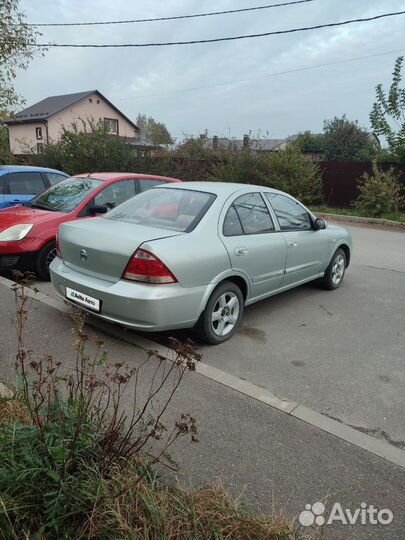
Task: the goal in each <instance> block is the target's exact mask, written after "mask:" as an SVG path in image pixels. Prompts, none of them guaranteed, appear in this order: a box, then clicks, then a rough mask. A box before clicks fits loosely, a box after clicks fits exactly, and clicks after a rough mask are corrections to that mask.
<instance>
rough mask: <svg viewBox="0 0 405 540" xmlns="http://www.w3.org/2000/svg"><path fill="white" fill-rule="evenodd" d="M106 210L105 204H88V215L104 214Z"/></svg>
mask: <svg viewBox="0 0 405 540" xmlns="http://www.w3.org/2000/svg"><path fill="white" fill-rule="evenodd" d="M107 212H108V208H107V206H106V205H105V204H93V206H89V215H90V216H95V215H97V214H106V213H107Z"/></svg>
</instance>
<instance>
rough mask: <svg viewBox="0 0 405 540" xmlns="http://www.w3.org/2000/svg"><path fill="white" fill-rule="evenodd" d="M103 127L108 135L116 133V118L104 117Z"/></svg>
mask: <svg viewBox="0 0 405 540" xmlns="http://www.w3.org/2000/svg"><path fill="white" fill-rule="evenodd" d="M104 129H105V130H106V132H107V133H110V135H118V120H115V119H114V118H104Z"/></svg>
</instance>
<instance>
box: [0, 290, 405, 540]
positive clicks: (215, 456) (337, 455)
mask: <svg viewBox="0 0 405 540" xmlns="http://www.w3.org/2000/svg"><path fill="white" fill-rule="evenodd" d="M0 314H1V321H2V322H3V331H2V332H1V334H0V377H6V378H13V376H14V375H13V365H14V357H15V332H14V327H13V317H14V308H13V293H12V291H10V290H9V289H7V288H6V287H4V286H0ZM70 328H71V323H70V320H69V318H68V317H66V316H65V315H64V314H62V313H61V312H59V311H57V310H55V309H53V308H52V307H49V306H46V305H44V304H42V303H40V302H38V301H35V300H34V301H32V304H31V314H30V318H29V321H28V325H27V344H28V346H29V347H30V348H31V349H33V351H35V353H36V354H41V353H49V354H54V355H56V356H58V358H59V359H61V360H62V361H63V362H64V363H69V362H71V361H72V358H73V351H72V340H73V338H72V334H71V331H70ZM100 338H101V339H103V340H104V341H105V343H106V348H107V349H108V351H109V357H110V358H111V359H114V360H118V359H119V360H120V361H123V360H124V361H126V362H128V363H129V364H130V365H134V366H136V365H138V364H139V362H140V361H141V360H142V359H143V358H144V354H145V353H144V352H143V351H141V350H140V349H137V348H136V347H134V346H133V345H130V344H128V343H125V342H122V341H119V340H117V339H115V338H111V337H108V336H106V335H100ZM175 411H183V412H189V413H191V414H193V415H194V416H196V417H197V419H198V423H199V430H200V435H199V438H200V442H199V443H198V444H197V445H192V446H188V447H187V448H182V447H181V446H180V447H178V448H176V449H175V450H174V451H173V457H174V458H175V459H176V460H177V461H178V462H179V464H180V472H179V479H180V481H181V482H183V483H193V484H202V483H206V482H210V481H212V480H214V479H216V478H219V477H220V478H221V479H222V480H223V481H224V483H225V484H226V485H227V486H228V487H229V488H230V489H231V491H232V492H233V493H234V494H238V493H240V492H241V491H242V490H245V494H246V496H247V497H248V498H249V500H250V501H251V502H252V503H254V504H255V505H257V506H258V507H259V508H260V509H262V510H263V511H271V509H272V508H273V505H274V506H275V508H276V509H280V508H282V509H283V510H284V511H285V512H286V513H287V514H288V515H289V516H290V517H294V516H297V515H298V514H299V513H300V512H301V511H302V510H303V509H304V507H305V505H306V504H307V503H314V502H315V501H318V500H320V499H324V500H326V505H327V506H328V504H329V508H330V505H331V504H333V503H334V502H340V503H341V504H342V505H343V506H344V507H346V508H350V509H351V510H352V511H354V510H355V509H356V508H359V507H360V504H361V503H362V502H366V503H368V504H373V505H374V506H376V507H378V508H379V509H381V508H388V509H390V510H391V511H392V512H393V513H394V520H393V522H392V524H391V525H387V526H375V525H374V526H370V525H357V526H353V527H352V526H349V525H334V526H327V527H325V528H324V536H323V538H326V539H331V540H335V539H336V540H340V539H341V540H349V539H350V540H351V539H356V540H363V539H375V540H397V539H398V540H403V538H404V531H405V515H404V512H403V500H404V494H405V470H404V469H402V468H400V467H398V466H396V465H393V464H391V463H389V462H387V461H385V460H384V459H381V458H378V457H376V456H374V455H372V454H370V453H368V452H366V451H364V450H361V449H359V448H357V447H354V446H352V445H350V444H349V443H346V442H344V441H342V440H340V439H337V438H336V437H333V436H331V435H328V434H327V433H325V432H323V431H321V430H319V429H317V428H314V427H312V426H310V425H308V424H306V423H304V422H302V421H300V420H298V419H296V418H293V417H291V416H288V415H287V414H285V413H283V412H280V411H277V410H276V409H274V408H272V407H269V406H267V405H265V404H262V403H259V402H257V401H255V400H254V399H251V398H249V397H246V396H244V395H242V394H240V393H239V392H236V391H234V390H230V389H228V388H226V387H224V386H222V385H220V384H218V383H216V382H213V381H210V380H208V379H206V378H205V377H202V376H201V375H198V374H189V375H188V376H187V379H186V381H185V382H184V384H183V385H182V387H181V388H180V390H179V392H178V394H177V396H176V399H175V401H174V403H173V406H172V412H173V413H175Z"/></svg>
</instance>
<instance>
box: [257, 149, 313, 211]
mask: <svg viewBox="0 0 405 540" xmlns="http://www.w3.org/2000/svg"><path fill="white" fill-rule="evenodd" d="M269 168H270V175H269V178H268V181H267V182H266V184H267V185H269V186H271V187H274V188H276V189H280V190H281V191H286V192H287V193H290V194H291V195H293V196H294V197H296V198H297V199H299V200H300V201H301V202H303V203H304V204H315V203H319V202H321V201H322V199H323V193H322V178H321V174H320V169H319V166H318V165H317V164H316V163H314V162H313V161H311V160H310V159H309V158H307V157H306V156H305V155H304V154H302V153H301V152H300V151H299V150H298V149H297V148H296V147H295V146H294V145H293V144H291V145H288V146H287V148H286V149H285V150H281V151H279V152H272V153H271V154H270V155H269Z"/></svg>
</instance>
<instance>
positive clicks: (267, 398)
mask: <svg viewBox="0 0 405 540" xmlns="http://www.w3.org/2000/svg"><path fill="white" fill-rule="evenodd" d="M0 285H3V286H5V287H7V288H8V289H12V287H13V286H14V285H15V282H14V281H11V280H9V279H7V278H4V277H1V276H0ZM27 296H29V297H30V298H33V299H34V300H35V301H38V302H41V303H42V304H45V305H47V306H49V307H51V308H53V309H56V310H57V311H60V312H62V313H69V312H70V311H71V309H72V308H71V306H70V305H67V304H65V303H63V302H62V301H59V300H55V299H54V298H51V297H50V296H48V295H46V294H43V293H41V292H35V290H34V289H32V288H29V287H27ZM87 324H88V325H89V326H91V327H92V328H95V329H97V330H100V331H101V332H103V333H104V334H106V335H109V336H111V337H113V338H115V339H119V340H122V341H125V342H127V343H130V344H132V345H135V346H136V347H138V348H140V349H143V350H146V351H150V350H153V351H156V352H158V353H159V354H161V355H162V356H164V357H165V358H167V359H168V360H170V361H172V360H173V351H171V350H170V349H168V348H167V347H164V346H163V345H160V344H158V343H155V342H154V341H151V340H149V339H147V338H144V337H142V336H138V335H136V334H134V333H133V332H131V331H127V330H125V329H124V328H121V327H119V326H115V325H113V324H110V323H108V322H106V321H103V320H102V319H97V318H95V317H89V318H88V320H87ZM196 372H197V373H198V374H199V375H201V376H202V377H206V378H208V379H210V380H212V381H215V382H217V383H219V384H222V385H224V386H226V387H227V388H231V389H232V390H235V391H237V392H239V393H241V394H243V395H245V396H248V397H250V398H253V399H255V400H256V401H259V402H260V403H263V404H265V405H268V406H270V407H273V408H274V409H277V410H278V411H281V412H283V413H286V414H288V415H290V416H293V417H294V418H296V419H299V420H302V421H304V422H306V423H307V424H310V425H311V426H314V427H316V428H318V429H320V430H322V431H325V432H326V433H329V434H330V435H334V436H335V437H338V438H339V439H342V440H343V441H346V442H347V443H350V444H352V445H354V446H357V447H358V448H361V449H363V450H366V451H367V452H370V453H372V454H374V455H376V456H378V457H381V458H384V459H386V460H387V461H390V462H391V463H394V464H395V465H399V466H400V467H404V468H405V451H404V450H401V449H399V448H396V447H395V446H392V445H391V444H389V443H387V442H386V441H384V440H380V439H377V438H375V437H371V436H370V435H367V434H365V433H362V432H361V431H358V430H356V429H354V428H352V427H349V426H347V425H345V424H342V423H341V422H338V421H337V420H333V419H332V418H329V417H327V416H325V415H323V414H320V413H318V412H316V411H313V410H312V409H309V408H308V407H305V406H304V405H302V404H300V403H297V402H294V401H289V400H286V399H282V398H279V397H277V396H275V395H274V394H272V393H271V392H268V391H267V390H265V389H263V388H260V387H259V386H257V385H255V384H253V383H251V382H249V381H245V380H243V379H240V378H239V377H236V376H235V375H230V374H229V373H226V372H225V371H222V370H220V369H218V368H215V367H213V366H210V365H208V364H205V363H204V362H198V363H197V365H196Z"/></svg>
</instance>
